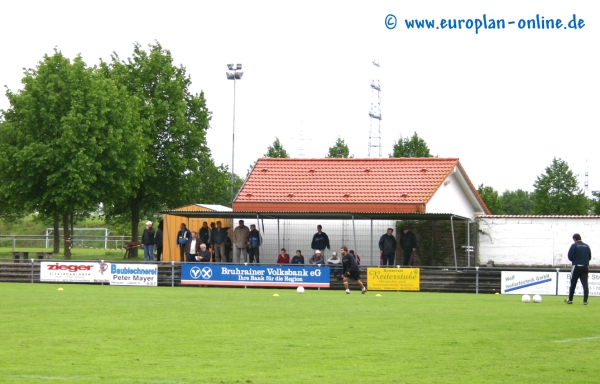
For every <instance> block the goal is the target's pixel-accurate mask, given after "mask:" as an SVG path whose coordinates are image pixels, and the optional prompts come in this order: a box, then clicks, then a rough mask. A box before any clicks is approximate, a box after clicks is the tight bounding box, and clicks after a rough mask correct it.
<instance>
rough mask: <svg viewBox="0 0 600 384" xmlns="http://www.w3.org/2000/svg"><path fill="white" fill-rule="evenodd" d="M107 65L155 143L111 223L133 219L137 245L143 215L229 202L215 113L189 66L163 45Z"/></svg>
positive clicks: (110, 207)
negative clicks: (218, 157)
mask: <svg viewBox="0 0 600 384" xmlns="http://www.w3.org/2000/svg"><path fill="white" fill-rule="evenodd" d="M101 67H102V68H103V70H104V73H105V75H106V76H107V77H108V78H111V79H114V80H115V81H116V82H117V83H119V84H120V85H122V86H123V87H125V88H126V89H127V91H128V92H129V94H131V95H133V96H135V97H136V98H138V99H139V101H140V102H139V104H138V113H139V115H140V119H141V123H140V126H141V127H142V129H143V132H144V137H146V138H148V139H149V141H147V142H141V143H140V145H139V147H138V149H137V152H138V153H141V154H143V156H144V163H145V164H146V165H145V167H144V168H143V169H142V171H141V173H140V179H141V181H140V183H139V186H138V188H137V189H136V191H135V194H134V195H133V196H123V198H121V199H117V200H115V201H114V202H111V204H107V205H106V206H105V207H104V211H105V214H106V217H107V219H108V220H109V221H110V220H118V218H119V217H121V219H122V220H123V219H124V220H128V221H130V222H131V232H132V241H138V239H139V222H140V219H141V217H142V216H143V217H150V216H151V215H153V214H154V213H155V212H157V211H159V210H161V209H165V208H175V207H178V206H181V205H186V204H189V203H191V202H198V201H202V202H206V203H223V202H224V201H225V200H224V199H225V197H226V198H227V200H229V195H230V194H229V187H230V186H231V182H230V181H229V180H228V177H229V176H228V174H227V172H226V168H225V167H223V166H220V167H219V166H216V165H215V164H214V161H213V160H212V157H211V153H210V150H209V148H208V146H207V143H206V131H207V129H208V128H209V122H210V119H211V112H210V111H209V110H208V108H207V106H206V100H205V98H204V93H203V92H201V93H200V94H192V93H191V92H190V90H189V88H190V85H191V83H192V81H191V79H190V77H189V76H188V74H187V73H186V70H185V68H184V67H183V66H179V67H177V66H175V65H174V64H173V57H172V55H171V52H170V51H168V50H166V49H163V47H162V46H161V45H160V44H159V43H158V42H157V43H156V44H153V45H150V46H149V49H148V51H145V50H144V49H143V48H142V47H141V46H140V45H139V44H135V45H134V49H133V55H132V57H131V58H129V59H127V61H122V60H120V59H119V57H118V56H117V55H116V54H113V56H112V60H111V62H110V63H102V64H101ZM135 255H136V253H134V254H133V256H135Z"/></svg>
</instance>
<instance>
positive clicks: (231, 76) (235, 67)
mask: <svg viewBox="0 0 600 384" xmlns="http://www.w3.org/2000/svg"><path fill="white" fill-rule="evenodd" d="M227 69H229V70H230V71H233V72H226V74H227V80H233V134H232V137H231V203H233V190H234V185H233V182H234V176H233V175H234V165H233V164H234V160H235V83H236V80H241V79H242V76H243V75H244V72H238V71H240V70H241V69H242V64H227Z"/></svg>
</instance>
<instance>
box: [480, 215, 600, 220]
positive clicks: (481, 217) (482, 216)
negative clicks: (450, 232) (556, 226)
mask: <svg viewBox="0 0 600 384" xmlns="http://www.w3.org/2000/svg"><path fill="white" fill-rule="evenodd" d="M477 218H478V219H540V218H542V219H600V215H477Z"/></svg>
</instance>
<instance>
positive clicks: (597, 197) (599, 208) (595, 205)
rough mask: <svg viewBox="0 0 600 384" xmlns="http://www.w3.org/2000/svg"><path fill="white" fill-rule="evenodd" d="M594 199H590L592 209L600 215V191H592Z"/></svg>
mask: <svg viewBox="0 0 600 384" xmlns="http://www.w3.org/2000/svg"><path fill="white" fill-rule="evenodd" d="M592 196H594V198H593V199H590V211H591V212H592V213H593V214H594V215H600V191H592Z"/></svg>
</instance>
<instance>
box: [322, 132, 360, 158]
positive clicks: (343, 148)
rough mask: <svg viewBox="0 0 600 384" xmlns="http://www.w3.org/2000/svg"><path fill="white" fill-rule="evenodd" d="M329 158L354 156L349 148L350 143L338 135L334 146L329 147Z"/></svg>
mask: <svg viewBox="0 0 600 384" xmlns="http://www.w3.org/2000/svg"><path fill="white" fill-rule="evenodd" d="M326 157H327V158H343V159H347V158H352V157H354V156H351V155H350V150H349V149H348V145H347V144H346V142H345V141H344V139H342V138H340V137H339V136H338V138H337V140H336V142H335V144H334V145H333V147H329V152H328V153H327V156H326Z"/></svg>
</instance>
